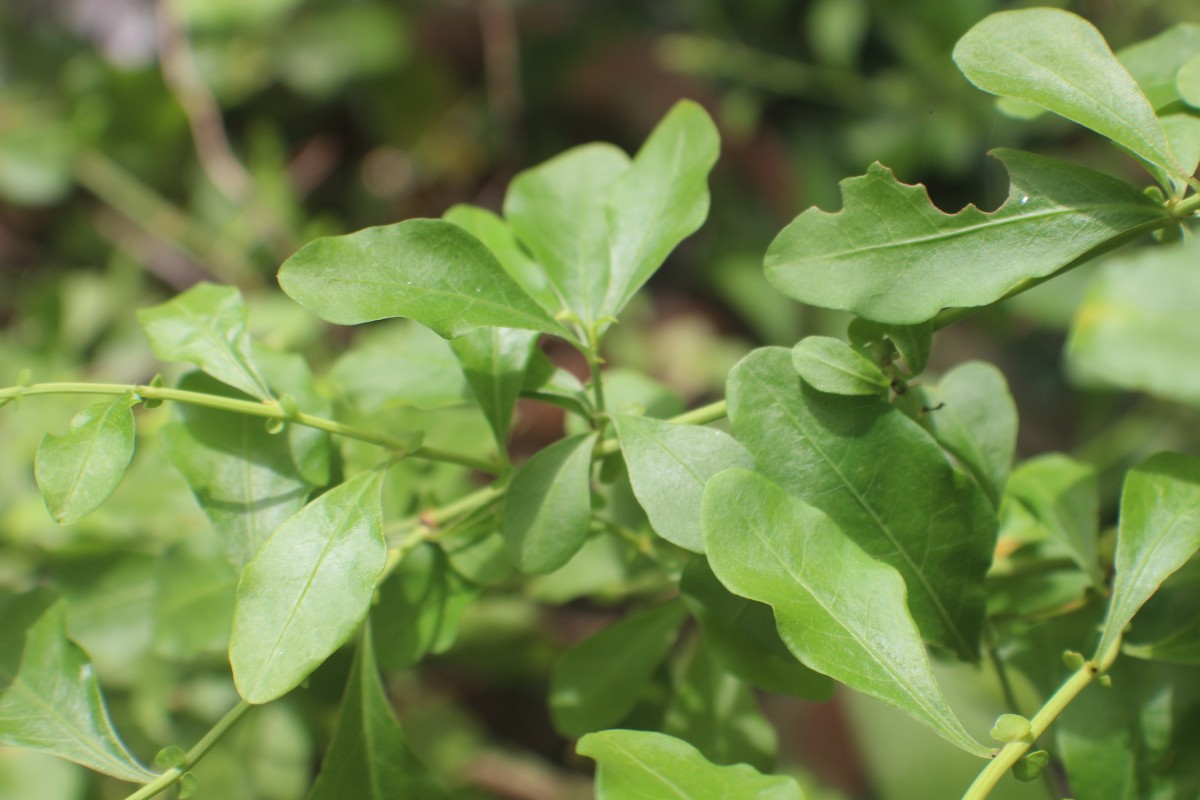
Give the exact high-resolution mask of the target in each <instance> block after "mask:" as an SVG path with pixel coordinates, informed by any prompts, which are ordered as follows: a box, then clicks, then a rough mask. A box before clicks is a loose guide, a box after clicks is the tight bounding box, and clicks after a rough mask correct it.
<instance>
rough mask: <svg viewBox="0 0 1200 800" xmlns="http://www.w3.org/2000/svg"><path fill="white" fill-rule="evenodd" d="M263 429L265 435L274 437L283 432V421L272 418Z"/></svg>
mask: <svg viewBox="0 0 1200 800" xmlns="http://www.w3.org/2000/svg"><path fill="white" fill-rule="evenodd" d="M263 427H264V428H266V430H267V433H269V434H271V435H272V436H274V435H275V434H277V433H279V432H280V431H282V430H283V420H281V419H277V418H274V417H272V418H270V419H268V420H267V424H266V425H264V426H263Z"/></svg>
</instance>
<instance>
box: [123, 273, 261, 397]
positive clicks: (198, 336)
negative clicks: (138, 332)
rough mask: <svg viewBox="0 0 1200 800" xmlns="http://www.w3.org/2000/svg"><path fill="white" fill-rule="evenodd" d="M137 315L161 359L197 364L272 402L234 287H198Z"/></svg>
mask: <svg viewBox="0 0 1200 800" xmlns="http://www.w3.org/2000/svg"><path fill="white" fill-rule="evenodd" d="M137 315H138V321H139V322H140V323H141V324H142V330H143V331H144V332H145V334H146V338H147V339H149V340H150V347H151V348H153V350H154V355H156V356H158V357H159V358H161V359H162V360H163V361H183V362H186V363H188V364H195V365H196V366H197V367H199V368H200V369H202V370H204V371H205V372H207V373H208V374H209V375H211V376H213V377H214V378H216V379H217V380H219V381H221V382H222V383H226V384H228V385H230V386H232V387H234V388H235V389H240V390H242V391H243V392H245V393H246V394H248V395H250V396H251V397H255V398H257V399H259V400H268V399H270V398H271V390H270V389H268V388H267V382H266V381H265V380H263V376H262V373H260V372H259V369H258V367H257V366H256V365H255V363H254V358H253V357H252V355H251V349H250V348H251V345H250V331H249V330H248V328H247V322H246V306H245V304H244V303H243V302H242V295H241V293H240V292H238V290H237V289H235V288H234V287H232V286H217V285H215V284H211V283H198V284H196V285H195V286H193V287H192V288H191V289H188V290H187V291H186V292H184V293H183V294H181V295H179V296H178V297H175V298H174V299H172V300H169V301H167V302H165V303H163V304H161V305H157V306H154V307H153V308H143V309H139V310H138V312H137Z"/></svg>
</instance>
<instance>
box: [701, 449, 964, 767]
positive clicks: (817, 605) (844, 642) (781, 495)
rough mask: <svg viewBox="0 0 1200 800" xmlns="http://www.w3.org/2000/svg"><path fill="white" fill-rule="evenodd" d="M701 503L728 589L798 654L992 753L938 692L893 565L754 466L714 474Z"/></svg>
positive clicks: (711, 554) (712, 557) (954, 738)
mask: <svg viewBox="0 0 1200 800" xmlns="http://www.w3.org/2000/svg"><path fill="white" fill-rule="evenodd" d="M702 513H703V515H704V538H705V542H706V544H707V546H708V558H709V563H711V564H712V568H713V572H714V573H716V576H717V577H718V578H720V580H721V583H723V584H725V586H727V587H728V588H729V589H730V590H731V591H733V592H735V593H736V594H739V595H742V596H743V597H747V598H749V599H751V600H755V601H757V602H760V603H766V604H767V605H769V606H771V607H772V608H773V609H774V611H775V622H776V625H777V626H778V627H779V634H780V636H781V637H782V638H783V641H784V643H786V644H787V646H788V648H789V649H790V650H791V651H792V653H793V654H795V656H796V657H797V658H799V659H800V660H801V661H803V662H804V663H805V664H806V665H808V666H809V667H811V668H813V669H815V670H817V671H818V672H821V673H824V674H826V675H828V676H830V677H831V678H833V679H834V680H837V681H840V682H842V683H844V684H846V685H847V686H849V687H850V688H852V689H854V690H856V691H859V692H862V693H863V694H866V695H869V696H871V697H874V698H876V699H878V700H882V701H883V702H885V703H889V704H891V705H893V706H895V707H897V708H899V709H900V710H901V711H904V712H905V713H906V714H909V715H910V716H912V717H914V718H916V719H917V720H919V721H921V722H923V723H924V724H926V725H928V726H929V727H930V728H932V729H933V730H934V731H936V732H937V733H938V734H940V735H941V736H943V737H944V738H945V739H946V740H947V741H950V742H952V743H953V744H955V745H957V746H958V747H961V748H962V749H964V750H966V751H967V752H969V753H974V754H976V755H983V756H986V755H987V750H986V748H984V747H982V746H981V745H979V743H977V742H976V741H975V740H974V739H972V738H971V736H970V735H969V734H968V733H967V732H966V731H965V730H964V729H963V727H962V725H961V724H960V723H959V721H958V719H957V717H955V716H954V712H953V711H951V710H950V707H949V705H947V703H946V699H945V697H944V696H943V695H942V691H941V689H940V688H939V686H938V684H937V680H936V679H935V678H934V676H933V672H932V669H931V667H930V663H929V656H928V655H927V654H926V652H925V646H924V645H923V644H922V642H921V637H920V634H919V632H918V631H917V626H916V624H915V623H914V622H913V619H912V616H911V615H910V614H909V613H908V608H907V603H906V602H905V594H906V592H905V586H904V580H903V579H902V578H901V577H900V574H899V573H898V572H897V571H896V570H894V569H893V568H892V567H890V566H888V565H886V564H883V563H880V562H879V561H876V560H875V559H874V558H872V557H871V556H870V555H868V554H867V553H866V552H864V551H863V550H862V549H861V548H859V547H858V545H856V544H855V543H854V542H853V541H851V540H850V538H849V537H847V536H846V534H845V533H843V532H842V530H841V529H840V528H839V527H838V526H837V524H836V523H834V521H833V520H832V519H830V518H829V517H828V516H826V515H825V514H823V513H822V512H821V511H819V510H817V509H816V508H814V507H813V506H810V505H808V504H807V503H805V502H803V501H801V500H797V499H796V498H795V497H792V496H791V495H789V494H788V493H787V492H786V491H784V490H783V489H782V488H780V487H779V486H777V485H775V484H774V483H772V482H771V481H769V480H767V479H766V478H764V477H762V476H761V475H759V474H757V473H754V472H750V471H747V470H729V471H727V472H723V473H721V474H720V475H718V476H717V477H715V478H713V479H712V480H711V481H710V482H709V485H708V488H707V489H705V492H704V503H703V512H702Z"/></svg>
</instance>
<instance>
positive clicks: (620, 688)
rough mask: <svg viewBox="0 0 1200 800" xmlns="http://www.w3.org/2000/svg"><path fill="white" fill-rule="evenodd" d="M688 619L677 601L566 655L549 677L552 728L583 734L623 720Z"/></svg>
mask: <svg viewBox="0 0 1200 800" xmlns="http://www.w3.org/2000/svg"><path fill="white" fill-rule="evenodd" d="M686 615H687V611H686V610H685V609H684V607H683V604H682V603H680V602H671V603H667V604H666V605H662V606H658V607H657V608H651V609H648V610H645V611H639V612H637V613H634V614H630V615H629V616H628V617H625V618H624V619H622V620H620V621H618V622H614V623H613V624H611V625H609V626H608V627H607V628H605V629H604V630H602V631H600V632H599V633H597V634H595V635H594V636H592V637H590V638H588V639H584V640H583V641H582V642H580V643H579V644H577V645H575V646H574V647H572V648H571V649H570V650H568V651H567V652H566V653H564V654H563V656H562V658H560V659H559V661H558V663H557V664H555V666H554V674H553V675H552V677H551V679H550V714H551V716H552V717H553V719H554V726H555V727H556V728H558V729H559V730H560V731H562V733H564V734H565V735H567V736H581V735H583V734H585V733H587V732H588V731H595V730H600V729H601V728H607V727H608V726H610V725H615V724H616V723H618V722H620V721H621V720H622V719H624V718H625V715H626V714H628V713H629V712H630V711H632V710H633V707H634V706H635V705H636V704H637V701H638V697H640V696H641V694H642V691H643V690H644V689H645V688H646V682H647V681H649V680H650V676H651V675H653V674H654V671H655V670H656V669H658V665H659V664H660V663H662V660H663V659H664V658H665V657H666V655H667V651H668V650H669V649H670V648H671V645H672V644H673V643H674V642H675V637H676V635H677V634H678V631H679V626H680V624H682V623H683V620H684V617H685V616H686Z"/></svg>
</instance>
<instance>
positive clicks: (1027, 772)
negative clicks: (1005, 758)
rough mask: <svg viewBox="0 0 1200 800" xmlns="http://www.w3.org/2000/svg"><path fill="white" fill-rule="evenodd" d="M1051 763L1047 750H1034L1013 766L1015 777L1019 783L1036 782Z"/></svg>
mask: <svg viewBox="0 0 1200 800" xmlns="http://www.w3.org/2000/svg"><path fill="white" fill-rule="evenodd" d="M1048 763H1050V754H1049V753H1047V752H1046V751H1045V750H1034V751H1033V752H1032V753H1030V754H1029V755H1027V756H1025V757H1024V758H1022V759H1021V760H1020V761H1018V762H1017V763H1015V764H1013V768H1012V772H1013V777H1014V778H1016V779H1017V780H1019V781H1026V782H1028V781H1034V780H1037V779H1038V777H1039V776H1040V775H1041V774H1042V770H1043V769H1045V768H1046V765H1047V764H1048Z"/></svg>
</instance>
